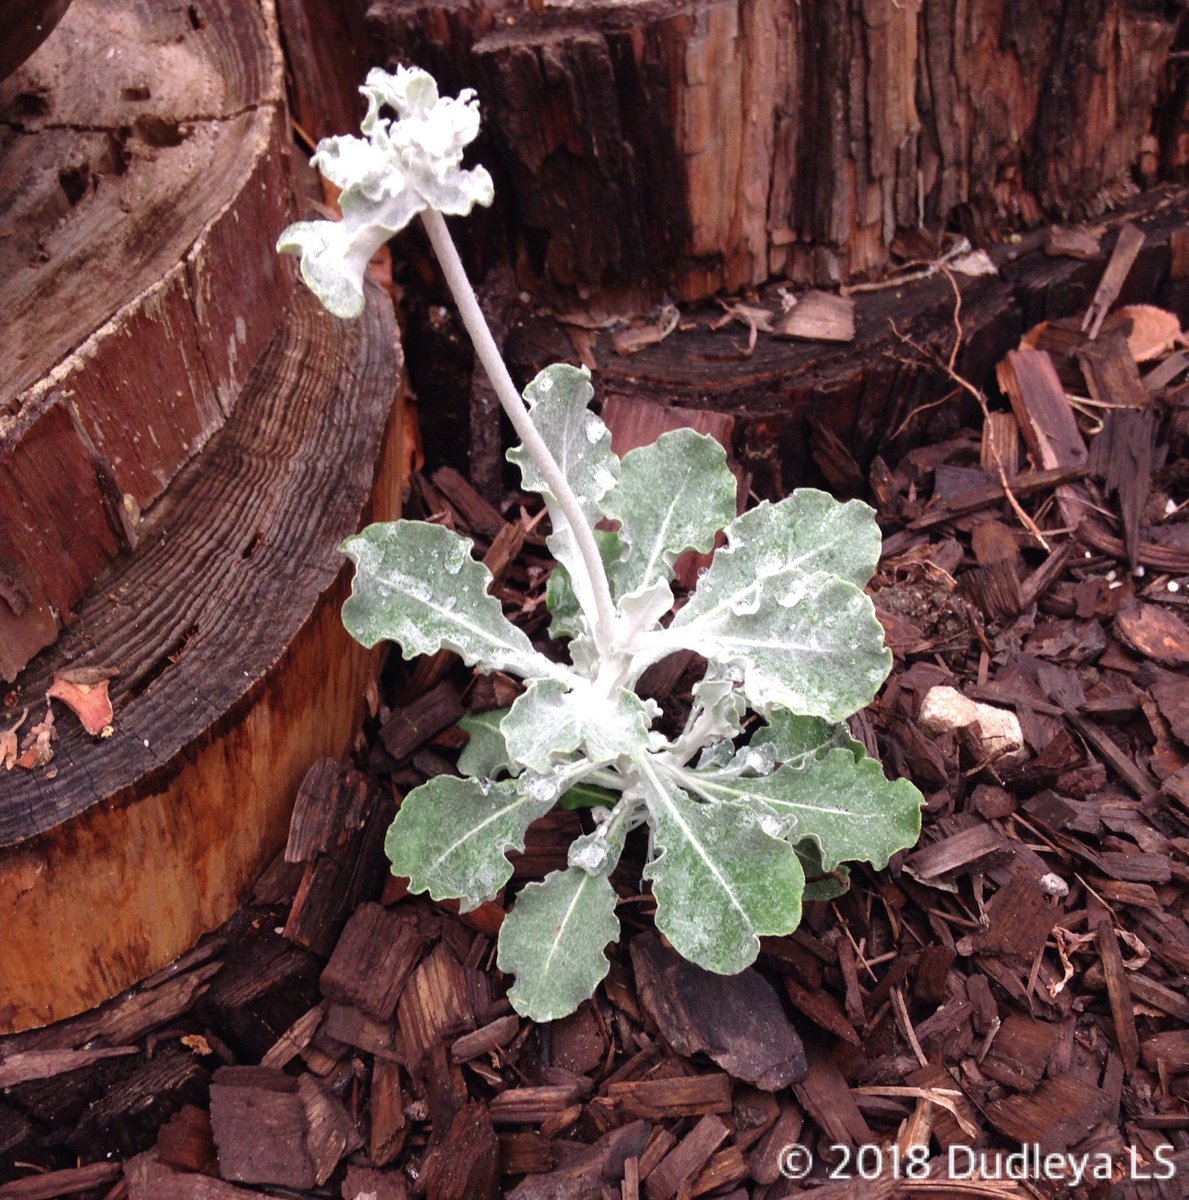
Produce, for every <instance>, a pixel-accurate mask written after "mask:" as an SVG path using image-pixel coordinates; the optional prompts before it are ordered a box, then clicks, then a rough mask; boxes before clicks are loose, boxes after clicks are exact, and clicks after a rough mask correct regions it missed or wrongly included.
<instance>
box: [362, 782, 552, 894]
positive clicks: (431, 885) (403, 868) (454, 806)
mask: <svg viewBox="0 0 1189 1200" xmlns="http://www.w3.org/2000/svg"><path fill="white" fill-rule="evenodd" d="M539 782H540V781H538V780H537V779H535V778H531V777H530V778H527V779H519V780H516V779H505V780H502V781H500V782H499V783H490V782H488V781H486V780H479V779H458V778H456V777H455V776H453V775H438V776H436V777H435V778H434V779H431V780H430V781H429V782H428V783H426V784H423V785H422V786H421V787H419V788H415V789H414V790H413V791H411V792H410V793H409V794H408V795H407V796H406V797H405V799H404V802H403V803H402V804H401V806H400V809H399V810H398V811H397V814H396V818H395V820H393V822H392V824H391V826H389V829H388V836H387V837H386V838H385V840H384V850H385V852H386V853H387V855H388V858H389V859H390V860H391V862H392V873H393V874H394V875H405V876H407V877H408V879H409V890H410V891H413V892H424V891H428V892H429V894H430V895H431V896H432V897H433V898H434V899H435V900H444V899H452V898H454V897H457V898H458V901H459V906H460V908H461V909H462V910H463V911H464V912H465V911H467V910H468V909H472V908H476V907H478V905H480V904H482V903H483V901H484V900H490V899H491V898H492V896H494V895H495V894H496V892H498V891H499V890H500V888H501V887H503V885H504V884H505V883H507V881H508V877H509V876H510V875H511V874H512V864H511V863H510V862H509V861H508V859H507V854H508V853H509V852H510V851H520V850H523V849H524V831H525V830H526V829H527V828H528V827H529V825H530V823H531V822H533V821H535V820H536V819H537V818H538V817H542V816H544V815H545V814H546V813H547V812H548V811H549V810H550V809H551V808H552V807H553V804H554V801H555V800H556V799H557V788H556V787H552V786H549V787H542V786H536V785H538V784H539Z"/></svg>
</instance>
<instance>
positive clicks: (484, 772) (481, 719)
mask: <svg viewBox="0 0 1189 1200" xmlns="http://www.w3.org/2000/svg"><path fill="white" fill-rule="evenodd" d="M508 712H509V710H508V709H507V708H492V709H488V710H487V711H486V712H481V713H466V714H465V715H464V716H462V717H460V718H459V721H458V727H459V728H460V729H462V730H464V731H465V732H466V733H467V734H468V735H469V736H470V740H469V741H468V742H467V744H466V745H465V746H463V748H462V753H461V754H460V755H459V756H458V769H459V770H460V771H461V772H462V773H463V774H464V775H469V776H470V777H471V778H472V779H494V778H495V777H496V776H497V775H504V774H506V773H507V772H508V771H509V770H511V769H512V767H513V763H512V759H511V758H510V757H509V755H508V745H507V743H506V742H505V741H504V735H503V734H502V733H501V732H500V723H501V722H502V721H503V719H504V718H505V717H506V716H507V715H508Z"/></svg>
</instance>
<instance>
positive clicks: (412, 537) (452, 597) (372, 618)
mask: <svg viewBox="0 0 1189 1200" xmlns="http://www.w3.org/2000/svg"><path fill="white" fill-rule="evenodd" d="M342 550H343V553H344V554H346V555H347V556H348V557H349V558H350V559H351V560H352V561H353V562H354V563H355V567H356V571H355V579H354V582H353V583H352V587H351V595H350V596H349V597H348V599H347V602H346V603H345V604H344V605H343V624H344V625H345V626H346V627H347V632H348V633H350V634H351V636H352V637H353V638H355V639H356V641H359V642H362V643H363V644H364V645H365V646H368V647H371V646H374V645H375V644H376V643H377V642H380V641H385V640H390V641H394V642H399V643H400V647H401V653H402V654H403V655H404V657H405V658H416V657H417V656H418V655H419V654H435V653H437V651H438V650H440V649H442V647H443V646H444V647H445V648H446V649H448V650H453V651H454V652H455V653H456V654H458V655H459V656H460V657H461V658H462V659H463V660H464V661H465V662H466V663H467V664H468V665H470V666H476V667H478V668H479V669H480V670H481V671H488V672H490V671H497V670H502V671H511V672H512V673H513V674H515V675H520V676H522V677H524V678H530V679H531V678H554V679H564V678H568V677H569V672H568V671H567V670H566V669H565V668H564V667H561V666H559V665H558V664H557V663H553V662H550V661H549V659H547V658H546V657H545V656H544V655H543V654H539V653H538V652H537V651H536V650H534V649H533V646H532V643H531V642H530V641H529V640H528V638H527V637H526V636H525V634H524V633H523V632H522V631H521V630H519V629H517V628H516V626H515V625H513V624H512V623H511V622H510V621H509V620H508V619H507V618H506V617H505V616H504V613H503V610H502V609H501V608H500V603H499V601H498V600H497V599H496V598H495V597H494V596H492V595H490V594H489V593H488V591H487V588H488V586H489V585H490V584H491V572H490V571H488V569H487V568H486V567H485V566H483V564H482V563H479V562H476V561H475V560H474V559H473V558H472V557H471V542H470V541H468V540H467V539H466V538H462V537H459V536H458V534H456V533H453V532H452V531H451V530H449V529H444V528H443V527H442V526H441V525H427V524H425V523H424V522H422V521H389V522H385V523H381V524H377V525H369V526H368V527H367V529H365V530H364V531H363V532H362V533H359V534H356V535H355V536H354V537H349V538H347V540H346V541H345V542H343V545H342Z"/></svg>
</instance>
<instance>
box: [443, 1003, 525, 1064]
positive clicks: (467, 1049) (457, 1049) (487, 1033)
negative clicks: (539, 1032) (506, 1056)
mask: <svg viewBox="0 0 1189 1200" xmlns="http://www.w3.org/2000/svg"><path fill="white" fill-rule="evenodd" d="M519 1032H520V1018H519V1017H518V1016H516V1015H515V1014H514V1013H509V1014H508V1015H507V1016H506V1017H497V1018H496V1019H495V1020H494V1021H492V1022H491V1023H490V1024H488V1025H484V1026H483V1027H482V1028H481V1029H476V1030H475V1032H474V1033H467V1034H464V1035H463V1036H462V1037H460V1038H459V1039H458V1040H457V1041H455V1042H454V1044H453V1045H452V1046H451V1047H450V1059H451V1061H452V1062H456V1063H464V1062H469V1061H470V1060H471V1059H472V1058H478V1057H479V1056H480V1055H481V1054H489V1053H491V1051H493V1050H495V1049H497V1048H498V1047H500V1046H506V1045H507V1044H508V1043H509V1042H510V1041H511V1040H512V1039H513V1038H514V1037H515V1036H516V1035H517V1033H519Z"/></svg>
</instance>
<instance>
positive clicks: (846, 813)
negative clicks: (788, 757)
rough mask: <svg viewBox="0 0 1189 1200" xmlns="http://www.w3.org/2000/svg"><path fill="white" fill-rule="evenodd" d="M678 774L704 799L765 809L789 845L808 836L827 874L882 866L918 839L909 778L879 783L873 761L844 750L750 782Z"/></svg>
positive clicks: (916, 799)
mask: <svg viewBox="0 0 1189 1200" xmlns="http://www.w3.org/2000/svg"><path fill="white" fill-rule="evenodd" d="M679 777H680V780H681V782H682V784H683V785H684V786H685V787H687V788H689V789H690V790H691V791H693V792H695V793H696V794H697V795H699V796H702V797H703V798H705V799H707V800H711V801H715V802H729V803H735V804H746V805H749V806H751V807H752V808H757V807H761V808H767V809H768V810H769V811H771V812H772V813H773V814H775V815H776V816H777V817H778V818H780V820H781V821H782V822H785V823H787V830H788V832H787V836H788V837H789V838H790V839H791V840H793V841H795V842H802V841H804V839H806V838H812V839H813V841H814V842H815V843H816V844H817V846H818V849H819V853H820V856H821V863H822V868H823V870H825V871H833V870H834V869H835V868H836V867H837V866H838V864H839V863H841V862H854V861H858V860H862V861H864V862H869V863H870V864H871V865H872V866H873V867H876V868H877V869H878V868H883V867H886V866H887V865H888V859H889V858H891V857H892V855H893V854H895V853H896V851H897V850H903V849H905V847H907V846H912V845H915V843H916V842H917V840H918V839H919V838H920V836H921V804H922V803H923V800H922V797H921V793H920V792H919V791H917V789H916V788H915V787H914V786H913V785H912V784H911V783H909V782H908V780H907V779H897V780H896V781H895V782H892V781H891V780H888V779H885V778H884V774H883V769H882V768H881V767H880V765H879V763H878V762H876V760H875V759H873V758H866V757H864V758H861V759H857V760H856V758H855V756H854V753H853V752H852V751H851V750H850V749H848V748H845V747H838V748H835V749H833V750H829V751H827V752H826V753H825V754H824V755H823V756H821V757H818V758H812V759H810V760H809V761H808V762H807V763H806V764H805V766H804V767H803V768H801V769H800V770H793V769H792V768H791V767H780V768H778V769H777V770H776V771H773V772H772V773H771V774H770V775H759V776H751V777H749V776H741V775H731V774H730V773H728V772H726V771H722V770H710V771H703V770H699V769H694V768H688V767H687V768H685V769H684V770H682V771H681V772H680V775H679Z"/></svg>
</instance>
